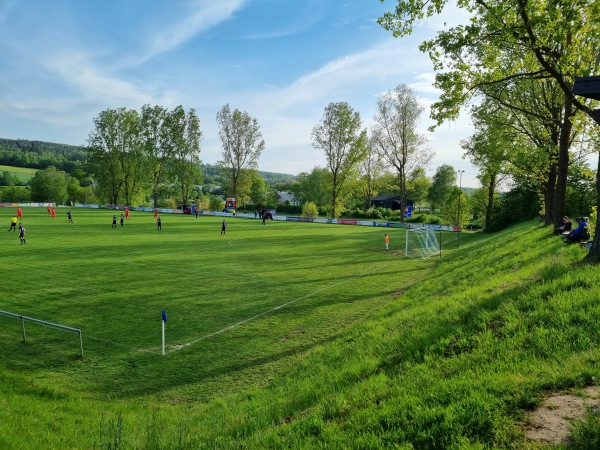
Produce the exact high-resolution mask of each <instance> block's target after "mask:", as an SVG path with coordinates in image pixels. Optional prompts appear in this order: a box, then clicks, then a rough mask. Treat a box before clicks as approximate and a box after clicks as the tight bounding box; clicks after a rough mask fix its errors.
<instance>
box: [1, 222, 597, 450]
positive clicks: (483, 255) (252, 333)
mask: <svg viewBox="0 0 600 450" xmlns="http://www.w3.org/2000/svg"><path fill="white" fill-rule="evenodd" d="M43 213H44V214H45V211H44V212H43ZM61 213H62V211H61V210H59V214H58V216H57V219H60V220H57V219H55V222H52V221H51V219H49V218H48V217H45V216H44V215H43V214H42V212H39V211H37V212H31V211H28V210H26V211H25V215H24V221H25V220H27V221H28V222H27V223H28V224H29V225H28V230H29V241H28V244H27V246H26V248H25V247H24V246H20V245H18V240H17V239H16V237H14V236H13V235H12V234H8V233H6V232H4V233H1V234H0V238H2V240H3V241H6V242H3V243H2V245H3V251H4V255H5V257H4V258H2V260H0V267H1V268H2V273H3V282H2V286H3V291H4V292H5V295H4V296H3V300H2V308H0V309H4V310H12V311H16V312H19V313H22V314H25V315H35V316H43V317H44V318H47V319H50V318H56V321H58V322H61V323H65V324H68V325H71V326H77V327H81V328H82V329H83V330H84V339H85V346H86V356H85V358H84V359H83V360H81V359H80V358H79V357H78V356H77V351H78V344H77V343H76V342H75V338H74V337H73V336H65V333H58V334H57V333H56V332H51V331H48V330H46V329H44V328H42V327H33V328H32V329H31V331H29V332H28V333H29V334H28V335H29V338H28V343H27V344H23V343H21V342H19V336H20V324H19V323H18V321H14V320H13V321H10V320H9V319H8V318H3V317H2V316H0V324H1V327H0V338H1V339H2V341H3V343H4V348H3V352H4V355H5V356H4V357H3V358H2V360H1V362H0V392H1V394H2V408H0V446H1V447H3V448H39V447H45V448H49V447H52V448H64V447H71V448H90V447H94V448H282V447H287V448H390V447H398V448H510V447H524V446H527V444H526V443H525V438H524V434H523V432H522V427H523V425H524V424H525V422H526V416H525V412H526V411H527V410H528V409H531V408H533V407H534V406H535V405H537V404H538V403H539V402H540V401H541V399H542V398H543V397H544V396H545V395H546V394H547V393H549V392H553V391H557V390H577V389H580V388H582V387H583V386H586V385H590V384H594V382H595V380H596V379H597V377H598V360H599V358H600V352H599V351H598V343H599V340H600V333H599V330H598V326H597V323H598V319H599V316H600V307H599V302H598V300H599V299H598V296H599V292H600V289H599V287H600V286H599V284H600V277H598V275H597V268H595V267H585V266H584V267H581V266H577V265H576V262H577V261H579V260H580V259H581V258H582V257H583V253H582V250H580V249H579V248H578V247H573V246H565V245H564V244H562V243H561V242H560V239H559V238H555V237H551V236H550V233H549V231H548V230H547V229H543V228H541V227H540V226H539V225H538V223H537V222H535V223H534V222H529V223H526V224H523V225H520V226H518V227H515V228H512V229H510V230H508V231H506V232H504V233H501V234H498V235H493V236H485V235H466V234H465V235H463V237H461V240H460V248H459V249H456V248H454V249H453V250H451V251H450V252H449V253H447V254H446V255H445V256H444V258H442V259H441V260H439V259H431V260H427V261H412V260H406V259H404V258H403V257H401V256H400V254H399V253H395V252H391V253H386V252H382V251H381V248H382V247H383V233H382V231H381V230H380V229H373V228H362V227H344V226H327V225H316V224H293V223H274V222H271V223H268V225H267V226H266V227H262V226H260V225H259V223H260V222H259V221H252V220H244V219H237V220H231V221H230V226H229V231H228V234H227V237H221V236H219V235H218V225H219V220H218V219H216V218H200V219H198V221H196V220H195V219H193V218H192V217H166V218H165V225H164V229H163V231H162V232H158V231H157V230H155V228H154V225H153V222H152V218H151V216H145V215H134V216H133V218H132V223H128V224H126V226H125V227H124V228H123V229H120V228H118V229H117V230H112V229H110V217H112V214H111V213H109V212H102V211H94V212H89V211H85V212H83V211H82V212H80V211H76V217H75V220H76V221H77V224H67V223H66V219H65V218H63V217H62V214H61ZM30 215H31V217H30ZM5 222H6V221H5ZM2 229H3V228H0V230H2ZM4 229H5V228H4ZM7 235H8V236H7ZM401 241H402V232H401V231H400V230H392V249H396V248H401ZM447 248H451V247H450V245H448V246H447ZM161 308H166V309H167V312H168V313H169V317H170V319H169V322H167V341H168V342H169V346H168V354H167V355H166V356H164V357H163V356H161V355H160V328H159V327H160V310H161ZM28 327H29V325H28ZM86 336H87V337H86ZM592 431H593V430H592ZM588 434H589V433H588ZM587 439H588V442H591V441H592V440H593V436H592V437H589V435H588V438H587ZM584 440H585V439H584ZM588 448H594V447H588Z"/></svg>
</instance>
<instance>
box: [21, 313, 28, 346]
mask: <svg viewBox="0 0 600 450" xmlns="http://www.w3.org/2000/svg"><path fill="white" fill-rule="evenodd" d="M21 329H22V330H23V342H27V339H26V336H25V319H23V316H21Z"/></svg>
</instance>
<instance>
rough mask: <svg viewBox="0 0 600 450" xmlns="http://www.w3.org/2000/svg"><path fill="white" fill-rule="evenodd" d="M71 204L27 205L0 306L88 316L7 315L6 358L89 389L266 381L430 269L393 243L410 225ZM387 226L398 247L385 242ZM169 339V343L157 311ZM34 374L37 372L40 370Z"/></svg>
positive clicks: (201, 396)
mask: <svg viewBox="0 0 600 450" xmlns="http://www.w3.org/2000/svg"><path fill="white" fill-rule="evenodd" d="M66 212H67V209H66V208H59V209H57V215H56V218H55V219H51V218H50V217H49V216H48V215H47V213H46V210H45V209H43V208H25V209H24V213H23V224H24V225H25V226H26V229H27V244H26V245H20V243H19V239H18V237H17V233H15V232H11V233H7V231H6V230H7V229H8V225H9V218H10V215H11V214H12V210H10V211H9V210H8V209H7V210H6V211H0V213H2V222H0V225H2V226H1V227H0V239H1V240H0V245H1V246H2V253H3V258H2V259H1V261H0V266H1V267H2V269H1V270H2V274H3V276H2V290H3V292H4V294H3V296H2V300H1V306H0V309H1V310H4V311H10V312H13V313H17V314H22V315H24V316H29V317H34V318H38V319H42V320H46V321H50V322H54V323H60V324H63V325H67V326H70V327H75V328H80V329H81V330H82V335H83V346H84V353H85V356H84V358H83V359H80V358H79V354H78V353H79V341H78V337H77V335H76V334H74V333H69V332H66V331H63V330H57V329H52V328H48V327H45V326H42V325H37V324H33V323H26V329H27V343H25V344H24V343H23V342H22V339H21V324H20V321H19V320H18V319H15V318H11V317H6V316H2V315H0V338H1V339H2V341H3V342H4V343H5V351H7V352H8V354H10V355H11V357H10V358H6V359H5V360H4V362H3V363H2V365H3V366H4V368H5V369H7V370H9V371H15V372H19V373H26V374H27V376H28V377H31V379H32V380H42V381H39V382H40V383H41V385H42V386H43V387H44V388H45V389H48V390H50V391H54V390H58V391H63V390H64V387H65V386H68V391H69V392H70V393H72V394H76V395H81V396H84V397H87V398H98V399H105V398H108V397H110V398H112V399H132V398H139V397H146V396H150V397H154V398H157V399H158V398H160V399H161V401H163V400H166V401H167V402H169V401H171V402H181V401H192V400H193V401H206V400H209V399H212V398H215V397H221V396H226V395H228V394H231V393H234V392H239V391H240V390H242V389H249V388H255V387H260V386H264V385H265V384H267V383H269V381H270V380H272V379H273V378H274V377H276V376H277V375H278V374H280V373H283V372H284V371H285V370H287V368H289V367H290V366H291V365H292V364H293V363H294V362H295V361H296V360H298V359H301V358H303V356H304V355H306V354H307V353H309V352H310V351H311V349H312V348H313V347H314V346H316V345H319V344H323V343H326V342H328V341H331V340H333V339H335V338H336V337H338V336H339V335H340V334H341V333H342V332H343V331H344V330H346V329H348V328H349V327H351V326H352V325H354V324H356V323H357V322H359V321H361V320H364V319H366V318H368V317H369V316H370V315H371V314H372V313H373V312H375V311H377V310H378V309H380V308H381V307H383V306H384V305H385V304H386V303H388V302H390V301H393V298H394V293H395V292H397V291H398V290H399V289H401V288H402V286H409V285H411V284H413V283H415V282H416V281H417V280H418V279H419V278H421V277H422V276H424V275H426V274H427V273H428V271H429V270H430V268H431V266H432V262H431V261H419V260H410V259H406V258H404V257H403V256H402V252H397V251H396V250H397V249H398V248H400V249H401V248H402V242H403V237H404V231H403V230H402V231H401V230H397V229H381V228H379V229H377V228H370V227H357V226H335V225H326V224H303V223H293V222H276V221H269V222H267V225H266V226H262V225H261V221H260V220H252V219H242V218H233V219H227V221H228V224H229V226H228V229H227V234H226V235H225V236H220V234H219V233H220V222H221V220H222V219H221V218H218V217H208V216H207V217H200V218H199V219H195V218H194V217H193V216H181V215H162V219H163V229H162V231H158V230H157V228H156V225H155V222H154V219H153V215H152V214H151V213H141V212H139V213H138V212H135V211H134V212H132V214H131V220H130V221H128V222H126V223H125V225H124V226H123V227H121V226H119V225H117V229H111V219H112V215H113V211H108V210H80V209H74V210H73V214H74V220H75V221H76V223H68V221H67V217H66ZM385 231H387V232H388V233H390V235H391V245H390V248H391V250H392V251H390V252H385V251H384V250H383V248H384V245H383V235H384V232H385ZM162 309H165V310H166V312H167V314H168V317H169V320H168V322H167V325H166V342H167V346H166V351H167V355H165V356H162V354H161V310H162ZM36 383H37V382H36Z"/></svg>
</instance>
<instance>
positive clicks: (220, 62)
mask: <svg viewBox="0 0 600 450" xmlns="http://www.w3.org/2000/svg"><path fill="white" fill-rule="evenodd" d="M395 4H396V2H395V1H394V0H386V1H385V3H383V4H381V3H380V2H379V0H339V1H337V0H171V1H165V0H103V1H80V0H52V1H47V0H29V1H23V0H0V137H3V138H15V139H18V138H20V139H29V140H40V141H49V142H58V143H65V144H72V145H85V144H86V142H87V137H88V135H89V133H90V131H91V130H92V127H93V119H94V117H96V116H98V114H99V113H100V112H101V111H103V110H105V109H107V108H119V107H125V108H129V109H137V110H139V109H140V108H141V107H142V106H143V105H144V104H150V105H161V106H164V107H166V108H169V109H172V108H174V107H176V106H178V105H182V106H183V107H184V108H185V109H186V110H188V109H190V108H194V109H195V110H196V112H197V114H198V116H199V117H200V122H201V129H202V132H203V140H202V142H201V153H200V157H201V159H202V161H203V162H205V163H210V164H214V163H216V162H217V161H218V160H219V159H220V155H221V143H220V140H219V138H218V134H217V133H218V128H217V124H216V114H217V112H218V111H219V110H220V109H221V107H222V106H223V105H225V104H226V103H229V105H230V106H231V108H232V109H233V108H237V109H240V110H242V111H246V112H247V113H248V114H250V116H252V117H255V118H256V119H257V120H258V123H259V125H260V128H261V131H262V134H263V138H264V140H265V143H266V147H265V150H264V152H263V154H262V156H261V158H260V160H259V169H260V170H264V171H271V172H283V173H291V174H298V173H300V172H310V170H312V168H313V167H315V166H320V167H324V166H325V159H324V156H323V153H322V152H321V151H319V150H315V149H314V148H313V147H312V145H311V138H310V136H311V131H312V128H313V127H314V126H315V125H317V124H318V123H319V121H320V120H321V118H322V116H323V111H324V109H325V107H326V106H327V105H328V104H329V103H331V102H341V101H345V102H348V104H350V106H351V107H352V108H354V110H355V111H358V112H360V114H361V117H362V120H363V124H364V126H365V127H369V126H370V125H371V123H372V117H373V114H374V111H375V102H376V98H377V95H378V94H380V93H383V92H385V91H386V90H389V89H393V88H394V87H395V86H397V85H398V84H401V83H405V84H407V85H409V86H410V87H412V88H413V89H414V90H415V91H416V92H417V94H418V95H419V97H420V98H421V100H422V102H423V103H424V104H425V105H427V106H428V105H430V104H431V103H432V102H433V101H435V100H436V99H437V95H438V94H437V93H436V92H435V91H434V90H433V88H432V86H431V82H432V80H433V73H432V68H431V63H430V61H429V59H428V57H427V55H424V54H422V53H421V52H419V50H418V48H417V47H418V44H419V43H420V42H421V41H423V40H424V39H426V38H428V37H431V36H433V35H434V34H435V32H436V31H437V30H439V29H441V27H443V26H444V23H448V24H450V23H452V22H454V21H456V20H457V19H458V18H460V14H458V13H457V12H456V10H454V11H453V12H452V13H447V14H445V15H444V16H442V17H438V18H435V19H433V20H430V21H427V22H424V23H422V24H421V25H420V26H419V28H418V29H417V30H416V32H415V33H414V34H413V35H412V36H410V37H407V38H402V39H395V38H394V37H393V36H392V35H391V33H389V32H387V31H385V30H383V29H382V28H381V27H380V26H379V25H378V24H377V22H376V19H377V18H378V17H379V16H381V15H382V14H383V13H384V12H385V11H390V10H392V9H393V8H394V6H395ZM428 115H429V113H428V109H427V110H426V113H424V115H423V120H422V129H423V131H424V132H426V129H427V126H428V125H430V124H431V121H430V119H429V117H428ZM471 133H472V130H471V128H470V125H469V120H468V117H467V116H466V115H465V116H464V118H461V119H460V120H458V121H456V122H453V123H449V124H444V125H442V126H441V127H440V128H439V129H438V130H437V131H435V132H434V133H427V134H428V138H429V146H430V147H431V149H432V150H433V151H434V152H435V154H436V156H435V158H434V160H433V161H432V163H431V165H430V167H429V170H428V172H429V173H430V174H433V172H434V171H435V169H436V168H437V167H438V166H439V165H441V164H451V165H452V166H454V167H455V168H456V169H457V170H458V169H463V170H465V174H464V175H463V186H476V185H477V182H476V181H475V175H476V170H475V169H474V168H473V167H472V166H471V165H470V164H469V163H468V161H466V160H463V159H462V153H463V152H462V150H461V148H460V145H459V143H460V140H461V139H465V138H467V137H469V136H470V134H471Z"/></svg>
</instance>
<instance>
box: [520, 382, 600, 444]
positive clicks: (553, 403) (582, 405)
mask: <svg viewBox="0 0 600 450" xmlns="http://www.w3.org/2000/svg"><path fill="white" fill-rule="evenodd" d="M587 408H592V410H593V411H594V412H595V413H600V388H599V387H598V386H589V387H587V388H585V389H583V396H579V395H575V394H557V395H553V396H551V397H548V398H547V399H546V400H544V403H543V404H542V405H541V406H540V407H539V408H538V409H536V410H535V411H533V412H531V413H529V414H528V415H527V417H528V419H529V425H528V426H527V427H526V428H525V434H526V436H527V438H528V439H530V440H532V441H537V442H541V443H547V444H565V443H568V441H569V427H570V426H571V425H572V424H573V423H574V422H576V421H578V420H581V419H583V418H584V416H585V413H586V411H587Z"/></svg>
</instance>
